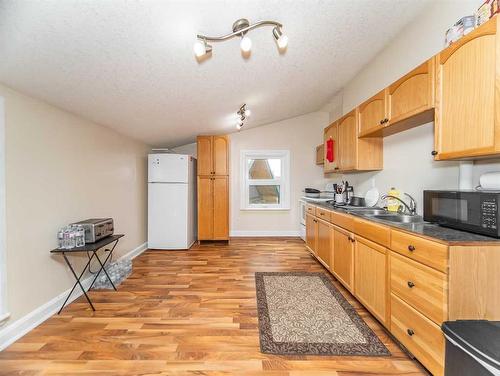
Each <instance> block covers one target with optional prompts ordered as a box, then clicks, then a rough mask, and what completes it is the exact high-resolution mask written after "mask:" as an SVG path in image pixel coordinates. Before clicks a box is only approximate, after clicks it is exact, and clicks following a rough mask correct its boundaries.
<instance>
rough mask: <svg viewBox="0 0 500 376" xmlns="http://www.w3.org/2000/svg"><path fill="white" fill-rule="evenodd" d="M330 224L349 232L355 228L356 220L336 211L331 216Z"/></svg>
mask: <svg viewBox="0 0 500 376" xmlns="http://www.w3.org/2000/svg"><path fill="white" fill-rule="evenodd" d="M330 222H331V223H333V224H334V225H336V226H339V227H342V228H343V229H345V230H348V231H352V230H353V228H354V218H353V216H352V215H349V214H344V213H339V212H336V211H334V212H332V213H331V214H330Z"/></svg>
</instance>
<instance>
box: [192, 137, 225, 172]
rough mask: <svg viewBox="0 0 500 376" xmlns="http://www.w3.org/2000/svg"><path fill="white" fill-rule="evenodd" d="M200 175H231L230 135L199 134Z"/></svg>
mask: <svg viewBox="0 0 500 376" xmlns="http://www.w3.org/2000/svg"><path fill="white" fill-rule="evenodd" d="M197 145H198V151H197V152H198V155H197V157H198V175H199V176H202V175H206V176H210V175H212V176H213V175H219V176H225V175H229V138H228V136H198V138H197Z"/></svg>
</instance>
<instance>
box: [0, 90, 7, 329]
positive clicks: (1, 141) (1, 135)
mask: <svg viewBox="0 0 500 376" xmlns="http://www.w3.org/2000/svg"><path fill="white" fill-rule="evenodd" d="M4 106H5V101H4V98H3V97H0V325H1V324H2V322H4V320H5V319H6V315H7V314H8V312H7V297H6V287H7V266H6V249H5V111H4Z"/></svg>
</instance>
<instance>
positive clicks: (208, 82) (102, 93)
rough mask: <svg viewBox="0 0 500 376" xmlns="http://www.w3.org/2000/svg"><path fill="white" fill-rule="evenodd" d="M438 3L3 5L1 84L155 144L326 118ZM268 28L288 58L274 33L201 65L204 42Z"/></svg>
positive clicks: (7, 1)
mask: <svg viewBox="0 0 500 376" xmlns="http://www.w3.org/2000/svg"><path fill="white" fill-rule="evenodd" d="M428 3H429V0H377V1H373V0H337V1H320V0H308V1H306V0H295V1H290V0H253V1H243V0H231V1H229V0H228V1H222V0H212V1H202V0H198V1H194V0H191V1H180V0H178V1H159V0H157V1H155V0H149V1H140V0H137V1H125V0H86V1H81V0H51V1H26V0H0V56H1V58H0V81H2V82H3V83H5V84H6V85H8V86H11V87H13V88H15V89H18V90H20V91H22V92H25V93H28V94H31V95H33V96H35V97H38V98H41V99H43V100H45V101H47V102H49V103H52V104H54V105H56V106H59V107H61V108H63V109H66V110H68V111H71V112H74V113H76V114H79V115H81V116H83V117H85V118H88V119H91V120H93V121H95V122H97V123H100V124H104V125H106V126H109V127H111V128H114V129H116V130H118V131H119V132H122V133H124V134H128V135H130V136H132V137H134V138H137V139H141V140H143V141H145V142H147V143H149V144H151V145H156V146H176V145H181V144H184V143H188V142H192V141H193V140H194V137H195V136H196V135H197V134H199V133H212V132H214V133H225V132H232V131H234V130H235V126H234V122H235V112H236V111H237V109H238V108H239V106H240V105H241V104H242V103H244V102H246V103H247V104H248V107H249V108H250V109H251V110H252V117H251V118H250V120H249V121H248V123H247V125H246V127H251V126H257V125H261V124H266V123H269V122H273V121H277V120H281V119H285V118H289V117H293V116H297V115H300V114H304V113H307V112H310V111H315V110H317V109H318V108H319V107H320V106H322V105H323V104H324V103H325V102H326V101H327V100H328V99H329V98H330V97H331V96H332V95H333V94H334V93H336V92H337V91H338V90H339V89H340V88H342V86H343V85H344V84H345V83H346V82H347V81H348V80H350V79H351V78H352V77H353V75H354V74H355V73H356V72H357V71H358V70H359V69H361V68H362V67H363V65H365V64H367V63H368V62H369V61H370V59H371V58H373V57H374V56H375V54H376V53H377V52H378V51H379V50H380V49H381V48H382V47H383V46H384V45H385V44H386V43H387V42H388V41H389V40H390V39H391V38H393V37H394V36H395V35H396V33H397V32H398V31H399V30H400V29H401V28H402V27H403V26H404V25H405V24H407V23H408V22H409V21H410V20H411V19H413V18H414V17H415V16H416V15H417V14H418V13H419V12H421V11H423V9H424V8H425V6H426V5H427V4H428ZM242 17H246V18H248V19H249V20H250V21H251V22H255V21H259V20H264V19H270V20H276V21H279V22H281V23H283V25H284V28H283V31H284V33H286V34H287V35H288V36H289V46H288V50H287V52H286V53H285V54H279V53H278V50H277V48H276V45H275V43H274V40H273V38H272V36H271V28H260V29H256V30H254V31H252V32H251V33H250V34H249V36H250V37H251V39H252V42H253V48H252V54H251V57H250V58H249V59H244V58H243V57H242V56H241V53H240V50H239V40H238V39H233V40H230V41H229V42H225V43H217V44H216V43H214V44H213V47H214V51H213V55H212V57H211V58H210V59H208V60H206V61H204V62H203V63H198V62H197V61H196V59H195V58H194V55H193V50H192V47H193V43H194V41H195V35H196V34H197V32H201V33H205V34H210V35H218V34H226V33H228V32H230V31H231V25H232V23H233V21H235V20H236V19H238V18H242Z"/></svg>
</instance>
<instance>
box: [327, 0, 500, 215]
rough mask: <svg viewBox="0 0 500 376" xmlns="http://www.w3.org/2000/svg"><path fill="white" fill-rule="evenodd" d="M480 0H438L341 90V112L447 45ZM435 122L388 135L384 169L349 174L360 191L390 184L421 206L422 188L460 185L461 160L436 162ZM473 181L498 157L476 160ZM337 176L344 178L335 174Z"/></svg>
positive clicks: (384, 189)
mask: <svg viewBox="0 0 500 376" xmlns="http://www.w3.org/2000/svg"><path fill="white" fill-rule="evenodd" d="M478 3H480V1H478V0H466V1H463V0H462V1H436V2H434V3H433V4H432V6H431V7H430V8H429V9H427V10H426V11H425V12H424V13H422V14H421V15H419V16H418V17H417V18H416V19H415V20H414V21H413V22H412V23H411V24H409V25H408V26H407V27H406V28H405V29H403V30H402V31H401V32H400V33H399V35H398V37H397V38H396V39H394V40H393V41H392V42H391V43H389V44H388V45H387V46H386V47H385V49H384V50H382V51H381V52H380V53H379V54H378V55H377V57H376V58H375V59H374V60H373V61H371V62H370V63H369V64H368V65H367V66H366V67H365V68H364V69H362V70H361V71H360V72H358V74H357V75H356V77H355V78H354V79H353V80H351V81H350V82H349V83H348V84H347V85H346V86H345V87H344V89H343V92H342V113H344V114H345V113H347V112H349V111H350V110H352V109H353V108H354V107H356V106H357V105H358V104H360V103H362V102H363V101H364V100H366V99H368V98H369V97H371V96H372V95H374V94H375V93H377V92H378V91H380V90H381V89H383V88H384V87H386V86H387V85H389V84H391V83H392V82H394V81H395V80H397V79H398V78H399V77H401V76H402V75H404V74H405V73H406V72H408V71H410V70H411V69H413V68H414V67H416V66H418V65H420V64H421V63H423V62H424V61H425V60H426V59H428V58H430V57H431V56H433V55H434V54H436V53H437V52H439V51H440V50H441V49H443V47H444V34H445V31H446V30H447V29H448V28H449V27H450V25H452V24H453V23H454V22H455V21H456V20H458V19H459V18H461V17H463V16H465V15H468V14H472V13H473V12H474V10H475V9H476V8H477V6H478ZM433 137H434V136H433V123H429V124H426V125H423V126H420V127H418V128H415V129H412V130H409V131H406V132H403V133H400V134H396V135H393V136H390V137H386V138H385V139H384V170H383V171H381V172H374V173H361V174H349V175H345V176H344V179H347V180H348V181H349V182H350V183H351V184H353V185H355V188H356V192H355V193H357V194H360V195H362V194H364V193H365V192H366V190H367V189H368V188H370V187H371V183H372V179H374V180H375V185H376V186H377V188H379V190H380V192H381V193H385V192H387V190H388V189H389V188H390V187H391V186H395V187H396V188H398V189H400V190H402V191H406V192H408V193H410V194H412V195H414V196H415V198H416V199H417V202H418V204H419V205H418V207H419V209H420V210H419V211H420V212H421V209H422V194H423V192H422V191H423V190H424V189H433V188H434V189H436V188H439V189H456V188H458V162H434V161H433V159H432V157H431V155H430V153H431V151H432V150H433ZM476 165H477V166H476V167H475V168H474V179H475V182H474V184H477V180H478V178H479V174H480V171H482V170H495V169H497V170H500V163H498V160H497V161H496V163H493V162H491V161H490V162H476ZM332 176H333V177H334V178H335V179H336V180H337V179H339V178H340V177H337V176H335V175H332Z"/></svg>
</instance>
